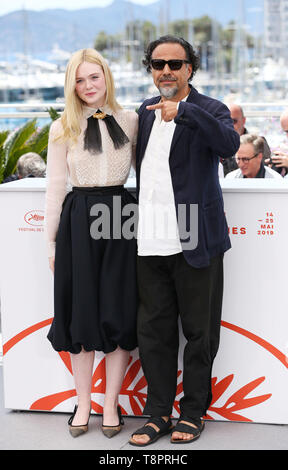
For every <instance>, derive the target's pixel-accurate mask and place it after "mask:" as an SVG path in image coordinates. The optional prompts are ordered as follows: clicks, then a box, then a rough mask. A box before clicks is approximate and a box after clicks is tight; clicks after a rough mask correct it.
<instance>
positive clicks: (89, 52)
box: [56, 49, 121, 141]
mask: <svg viewBox="0 0 288 470" xmlns="http://www.w3.org/2000/svg"><path fill="white" fill-rule="evenodd" d="M83 62H90V63H92V64H97V65H100V67H102V70H103V73H104V77H105V82H106V100H105V104H107V105H108V106H109V108H111V109H112V111H117V110H118V109H121V106H120V105H119V104H118V103H117V101H116V98H115V85H114V80H113V76H112V72H111V70H110V68H109V66H108V64H107V62H106V60H105V59H104V57H102V55H101V54H99V52H97V51H96V50H95V49H81V50H79V51H76V52H74V54H73V55H72V56H71V58H70V60H69V62H68V64H67V67H66V73H65V85H64V95H65V110H64V112H63V114H62V116H61V123H62V127H63V134H62V135H60V136H57V138H56V140H58V139H59V138H60V139H63V140H65V141H66V140H69V139H72V141H76V139H77V137H78V136H79V135H80V132H81V129H80V124H79V121H80V119H81V117H82V112H83V106H85V103H83V101H82V100H81V99H80V98H79V97H78V95H77V93H76V90H75V86H76V72H77V68H78V67H79V65H81V64H82V63H83Z"/></svg>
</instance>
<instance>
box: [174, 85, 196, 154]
mask: <svg viewBox="0 0 288 470" xmlns="http://www.w3.org/2000/svg"><path fill="white" fill-rule="evenodd" d="M197 94H198V92H197V90H196V89H195V88H193V87H192V86H191V91H190V93H189V96H188V98H187V103H189V102H190V103H191V102H194V98H195V97H196V95H197ZM184 129H185V126H181V125H179V124H177V125H176V128H175V131H174V135H173V139H172V143H171V150H170V155H171V153H172V152H173V150H174V147H175V145H176V144H177V141H178V140H179V139H180V137H181V134H182V132H183V131H184Z"/></svg>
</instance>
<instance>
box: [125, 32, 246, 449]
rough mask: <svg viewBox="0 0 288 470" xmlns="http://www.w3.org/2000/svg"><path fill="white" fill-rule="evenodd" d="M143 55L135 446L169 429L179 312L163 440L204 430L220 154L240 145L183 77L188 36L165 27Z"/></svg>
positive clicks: (192, 59)
mask: <svg viewBox="0 0 288 470" xmlns="http://www.w3.org/2000/svg"><path fill="white" fill-rule="evenodd" d="M143 63H144V65H146V67H147V70H148V71H149V72H152V77H153V80H154V83H155V85H156V87H157V88H158V90H159V92H160V96H158V97H154V98H151V99H148V100H146V101H145V102H144V103H143V104H142V106H141V107H140V109H139V111H138V114H139V133H138V142H137V152H136V179H137V197H138V201H139V224H138V237H137V238H138V257H137V263H138V285H139V298H140V306H139V314H138V340H139V355H140V359H141V363H142V367H143V371H144V375H145V377H146V380H147V384H148V388H147V402H146V405H145V408H144V410H143V413H144V415H149V416H150V418H149V420H148V421H147V423H146V424H145V426H143V427H142V428H140V429H138V430H137V431H136V432H135V433H133V434H132V437H131V439H130V441H129V442H130V443H131V444H132V445H135V446H146V445H149V444H151V443H152V442H155V441H156V440H157V439H159V437H161V436H163V435H165V434H168V433H170V432H171V431H172V422H171V419H170V415H171V414H172V412H173V406H174V400H175V396H176V393H177V394H178V393H180V391H179V390H180V388H181V385H179V386H178V389H179V390H178V392H177V377H178V352H179V333H178V315H180V318H181V323H182V329H183V333H184V336H185V338H186V340H187V343H186V345H185V349H184V354H183V376H182V377H181V381H182V383H183V396H182V398H181V400H180V402H179V404H177V403H176V405H175V406H176V409H177V408H178V406H179V411H180V417H179V420H178V423H177V425H176V427H175V428H174V429H173V432H172V436H171V442H172V443H188V442H191V441H193V440H195V439H197V438H198V437H199V436H200V433H201V431H202V430H203V427H204V422H203V420H202V417H203V416H205V414H206V411H207V409H208V408H209V405H210V403H211V399H212V396H211V369H212V363H213V360H214V358H215V355H216V352H217V349H218V344H219V331H220V319H221V306H222V290H223V254H224V252H225V251H227V250H228V249H229V248H230V246H231V245H230V240H229V235H228V228H227V223H226V219H225V215H224V209H223V198H222V191H221V187H220V184H219V178H218V165H219V155H221V156H222V157H224V158H229V157H231V156H232V155H234V154H235V152H236V151H237V150H238V147H239V135H238V134H237V132H235V130H234V128H233V122H232V120H231V117H230V112H229V110H228V108H227V107H226V106H225V105H223V104H222V103H221V102H219V101H217V100H214V99H211V98H209V97H207V96H204V95H201V94H200V93H198V92H197V90H196V89H195V88H194V87H192V86H191V85H190V83H189V82H190V81H191V79H192V77H193V76H194V74H195V72H196V71H197V68H198V58H197V56H196V55H195V52H194V50H193V48H192V46H191V45H190V44H189V43H188V42H187V41H185V40H184V39H182V38H176V37H171V36H164V37H162V38H160V39H158V40H156V41H154V42H152V43H151V44H150V45H149V46H148V49H147V51H146V57H145V60H144V61H143ZM163 213H165V217H164V216H163ZM183 220H184V222H183ZM147 234H148V235H147Z"/></svg>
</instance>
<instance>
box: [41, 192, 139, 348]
mask: <svg viewBox="0 0 288 470" xmlns="http://www.w3.org/2000/svg"><path fill="white" fill-rule="evenodd" d="M128 204H132V206H128ZM127 208H128V209H130V208H131V210H132V212H131V211H130V212H129V210H128V211H127ZM133 208H136V201H135V199H134V198H133V196H132V195H131V194H130V193H129V192H128V191H127V190H126V189H125V188H124V187H123V186H110V187H102V188H99V187H96V188H73V190H72V191H71V192H70V193H69V194H68V195H67V196H66V198H65V200H64V203H63V207H62V213H61V217H60V223H59V228H58V232H57V238H56V253H55V272H54V319H53V322H52V325H51V328H50V330H49V333H48V339H49V341H50V342H51V344H52V346H53V348H54V349H55V350H56V351H69V352H71V353H74V354H77V353H79V352H80V351H81V350H82V347H83V349H84V350H86V351H92V350H96V351H103V352H104V353H109V352H112V351H114V350H115V349H116V348H117V346H120V347H121V348H122V349H125V350H128V351H132V350H133V349H135V348H136V346H137V337H136V314H137V302H138V294H137V279H136V249H137V247H136V237H135V236H133V231H135V230H134V229H135V227H134V226H133V223H132V222H133V218H134V220H135V213H134V216H133ZM123 209H124V212H125V213H124V212H123ZM128 213H129V215H127V214H128ZM125 214H126V215H125ZM131 214H132V215H131ZM125 226H127V227H126V230H122V228H123V227H125ZM109 229H110V230H109ZM127 231H128V236H127V233H126V232H127ZM129 233H130V235H129Z"/></svg>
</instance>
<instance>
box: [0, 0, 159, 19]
mask: <svg viewBox="0 0 288 470" xmlns="http://www.w3.org/2000/svg"><path fill="white" fill-rule="evenodd" d="M130 1H131V2H133V3H140V4H142V5H147V4H148V3H154V2H155V1H156V0H130ZM112 2H113V0H82V1H81V2H79V0H9V1H5V0H0V16H1V15H5V14H6V13H10V12H11V11H15V10H21V9H22V8H23V7H24V8H26V10H38V11H39V10H45V9H48V8H49V9H51V8H64V9H66V10H79V9H80V8H81V9H82V8H91V7H101V6H106V5H109V4H110V3H112Z"/></svg>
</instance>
